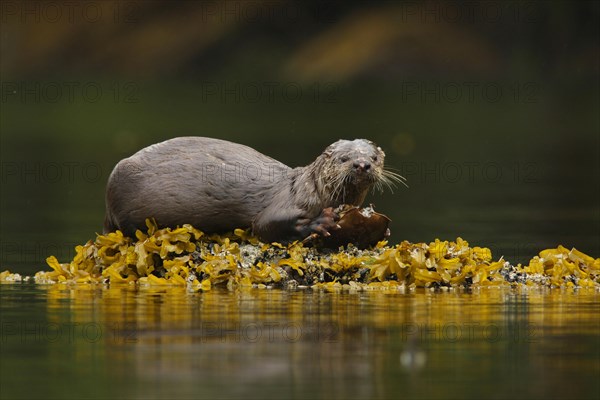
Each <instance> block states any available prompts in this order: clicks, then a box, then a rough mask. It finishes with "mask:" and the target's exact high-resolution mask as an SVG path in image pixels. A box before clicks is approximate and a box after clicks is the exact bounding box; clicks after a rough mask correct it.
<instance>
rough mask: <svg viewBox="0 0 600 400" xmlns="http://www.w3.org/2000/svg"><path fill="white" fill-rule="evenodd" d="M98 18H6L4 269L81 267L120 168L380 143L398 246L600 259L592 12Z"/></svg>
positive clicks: (362, 7) (165, 5)
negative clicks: (175, 154) (147, 157)
mask: <svg viewBox="0 0 600 400" xmlns="http://www.w3.org/2000/svg"><path fill="white" fill-rule="evenodd" d="M7 4H8V6H7ZM57 4H59V5H60V4H62V3H57ZM81 4H83V3H81ZM87 4H88V5H87V6H84V5H81V6H77V7H75V6H73V8H72V9H69V8H68V7H66V6H64V5H62V6H61V7H62V8H61V7H59V10H60V12H61V14H60V15H57V14H56V13H54V14H53V10H52V9H50V8H48V6H47V5H46V4H45V3H43V2H25V3H23V2H5V3H4V4H3V9H2V30H1V33H2V37H1V46H2V47H1V50H2V62H1V65H0V67H1V68H0V72H1V80H2V99H1V103H0V105H1V110H0V121H1V122H0V124H1V125H0V128H1V129H0V134H1V145H2V146H1V153H0V154H1V162H2V175H1V179H2V180H1V188H2V189H1V202H0V203H1V204H0V207H1V213H2V219H1V223H0V235H1V243H2V252H1V256H2V257H1V264H0V265H1V268H2V269H10V270H12V271H15V272H23V273H32V272H34V271H37V270H39V269H42V268H45V265H44V259H45V258H46V256H47V255H49V254H55V255H57V256H58V257H59V259H61V260H64V261H67V260H68V259H69V258H70V257H71V255H72V247H73V246H74V245H75V244H79V243H84V242H85V241H86V240H88V239H90V238H93V237H94V233H95V232H99V231H100V230H101V224H102V219H103V214H104V198H103V196H104V185H105V182H106V179H107V177H108V174H109V173H110V170H111V169H112V167H113V166H114V164H115V163H116V162H117V161H118V160H119V159H121V158H123V157H126V156H128V155H130V154H132V153H133V152H135V151H136V150H138V149H140V148H142V147H144V146H146V145H148V144H151V143H155V142H157V141H161V140H164V139H168V138H171V137H175V136H181V135H202V136H213V137H219V138H224V139H228V140H232V141H237V142H241V143H244V144H247V145H250V146H253V147H255V148H256V149H258V150H260V151H262V152H264V153H266V154H268V155H270V156H272V157H274V158H276V159H278V160H281V161H283V162H285V163H287V164H288V165H291V166H296V165H305V164H307V163H309V162H310V161H312V160H313V159H314V157H315V156H316V155H318V154H319V153H320V152H321V151H322V149H323V148H324V147H325V146H327V145H328V144H330V143H331V142H333V141H335V140H337V139H339V138H356V137H364V138H368V139H372V140H374V141H376V142H377V143H378V144H379V145H380V146H381V147H382V148H383V149H384V150H385V151H386V153H387V159H386V162H387V164H388V165H389V166H392V167H394V168H396V169H398V170H400V172H402V173H403V174H404V175H406V177H407V178H408V182H409V185H410V189H406V188H403V187H399V188H398V189H397V190H395V191H394V193H393V194H391V193H389V192H388V193H385V194H384V195H379V194H375V195H373V196H371V197H370V198H369V201H372V202H373V203H375V205H376V207H377V209H378V210H379V211H381V212H384V213H386V214H387V215H389V216H390V217H391V218H392V220H393V223H392V226H391V228H392V237H391V240H392V241H393V242H397V241H400V240H404V239H407V240H411V241H425V242H427V241H432V240H433V239H434V238H441V239H455V238H456V237H457V236H461V237H463V238H464V239H466V240H468V241H470V243H471V244H473V245H481V246H487V247H490V248H491V249H492V251H493V253H494V256H495V257H496V258H499V257H500V256H504V257H505V258H506V259H508V260H510V261H514V262H526V261H527V260H529V259H530V258H531V257H532V256H534V255H535V254H536V253H537V252H538V251H539V250H541V249H543V248H547V247H555V246H557V245H559V244H563V245H565V246H567V247H572V246H574V247H577V248H578V249H580V250H582V251H584V252H585V253H588V254H590V255H592V256H595V257H597V256H599V255H600V249H599V240H598V231H599V228H600V226H599V225H600V216H599V215H600V211H599V198H600V194H599V185H598V181H599V177H600V173H599V163H598V160H599V141H598V131H599V121H598V106H599V93H598V65H599V64H598V47H599V38H598V29H597V23H598V16H599V7H598V4H597V3H595V2H576V3H571V2H487V3H468V4H466V5H465V4H462V3H457V2H450V3H446V2H430V3H427V4H423V3H403V2H352V1H346V2H338V3H335V2H333V3H323V2H317V1H313V2H301V3H300V2H298V3H285V2H284V3H277V2H252V1H249V2H228V3H219V2H193V1H189V2H166V1H150V2H120V3H118V2H117V3H113V2H88V3H87ZM90 4H91V5H90ZM94 10H96V11H97V10H100V12H99V14H98V12H95V11H94ZM69 88H72V91H71V89H69ZM215 88H216V92H215ZM269 88H272V91H269V90H270V89H269ZM98 90H99V91H98Z"/></svg>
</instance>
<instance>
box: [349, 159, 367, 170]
mask: <svg viewBox="0 0 600 400" xmlns="http://www.w3.org/2000/svg"><path fill="white" fill-rule="evenodd" d="M353 166H354V169H356V170H359V171H368V170H369V169H370V168H371V163H369V162H368V161H365V160H358V161H354V164H353Z"/></svg>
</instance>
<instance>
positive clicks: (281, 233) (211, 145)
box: [104, 137, 404, 242]
mask: <svg viewBox="0 0 600 400" xmlns="http://www.w3.org/2000/svg"><path fill="white" fill-rule="evenodd" d="M384 157H385V154H384V152H383V151H382V150H381V148H379V147H377V146H376V145H375V144H374V143H373V142H371V141H368V140H365V139H356V140H352V141H350V140H339V141H337V142H335V143H333V144H332V145H330V146H329V147H327V148H326V149H325V151H323V153H322V154H320V155H319V156H318V157H317V158H316V160H315V161H313V162H312V163H311V164H309V165H307V166H305V167H297V168H290V167H288V166H287V165H285V164H282V163H280V162H279V161H276V160H274V159H272V158H270V157H268V156H265V155H264V154H261V153H260V152H258V151H256V150H254V149H252V148H250V147H248V146H244V145H241V144H237V143H232V142H228V141H225V140H219V139H212V138H205V137H179V138H175V139H170V140H167V141H164V142H162V143H158V144H154V145H152V146H149V147H146V148H144V149H142V150H140V151H138V152H137V153H135V154H134V155H132V156H131V157H128V158H125V159H123V160H121V161H120V162H119V163H118V164H117V165H116V166H115V168H114V170H113V171H112V173H111V175H110V177H109V179H108V184H107V187H106V217H105V221H104V232H105V233H107V232H112V231H115V230H117V229H118V230H121V231H122V232H123V234H125V235H127V236H130V237H135V231H136V230H137V229H140V230H142V231H144V230H145V229H146V224H145V220H146V218H154V219H155V220H156V222H157V224H158V226H159V227H173V228H174V227H176V226H177V225H179V226H181V225H183V224H191V225H193V226H194V227H196V228H198V229H200V230H202V231H204V232H207V233H223V232H227V231H232V230H233V229H236V228H247V227H252V231H253V233H254V234H255V235H256V236H258V237H259V238H260V239H261V240H263V241H265V242H273V241H279V242H286V241H291V240H296V239H303V238H305V237H307V236H308V235H310V234H312V233H318V234H321V235H323V236H328V235H329V232H330V231H332V230H335V229H338V228H339V227H338V225H337V222H336V220H337V215H336V214H335V212H333V208H335V207H337V206H339V205H341V204H349V205H355V206H360V205H361V204H362V202H363V201H364V199H365V196H366V195H367V193H368V192H369V190H371V189H372V188H374V187H377V188H379V189H380V190H381V189H382V188H383V186H384V185H386V186H390V185H392V184H393V183H394V182H401V183H404V182H403V181H402V179H404V178H402V177H401V176H400V175H398V174H396V173H394V172H391V171H388V170H385V169H384Z"/></svg>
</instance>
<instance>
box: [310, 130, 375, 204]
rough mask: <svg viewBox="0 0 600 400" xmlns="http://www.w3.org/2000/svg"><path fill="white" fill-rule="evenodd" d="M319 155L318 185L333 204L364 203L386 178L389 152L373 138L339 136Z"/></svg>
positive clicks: (324, 196)
mask: <svg viewBox="0 0 600 400" xmlns="http://www.w3.org/2000/svg"><path fill="white" fill-rule="evenodd" d="M319 158H320V160H318V161H319V163H318V164H320V165H319V169H320V171H319V173H318V174H317V177H318V178H317V185H318V186H319V190H320V191H321V193H322V195H323V196H322V198H327V197H328V198H329V200H330V203H331V204H329V205H331V206H336V205H339V204H353V205H361V204H362V202H363V201H364V199H365V196H366V195H367V193H368V192H369V190H371V189H372V188H373V187H375V186H378V187H381V183H382V182H384V181H385V177H384V176H385V170H384V167H383V162H384V159H385V153H384V152H383V150H381V148H380V147H377V145H376V144H375V143H373V142H371V141H369V140H365V139H356V140H338V141H337V142H335V143H333V144H332V145H330V146H329V147H327V148H326V149H325V151H324V152H323V154H322V155H321V156H320V157H319Z"/></svg>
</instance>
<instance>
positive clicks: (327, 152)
mask: <svg viewBox="0 0 600 400" xmlns="http://www.w3.org/2000/svg"><path fill="white" fill-rule="evenodd" d="M332 154H333V145H329V146H327V148H326V149H325V151H324V152H323V155H325V157H327V158H329V157H331V155H332Z"/></svg>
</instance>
